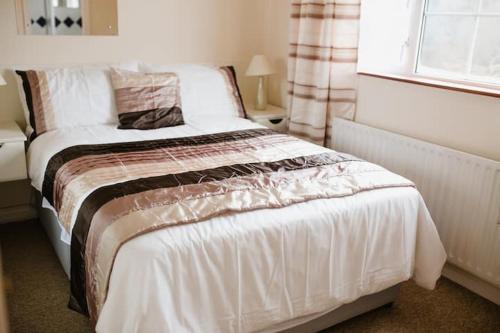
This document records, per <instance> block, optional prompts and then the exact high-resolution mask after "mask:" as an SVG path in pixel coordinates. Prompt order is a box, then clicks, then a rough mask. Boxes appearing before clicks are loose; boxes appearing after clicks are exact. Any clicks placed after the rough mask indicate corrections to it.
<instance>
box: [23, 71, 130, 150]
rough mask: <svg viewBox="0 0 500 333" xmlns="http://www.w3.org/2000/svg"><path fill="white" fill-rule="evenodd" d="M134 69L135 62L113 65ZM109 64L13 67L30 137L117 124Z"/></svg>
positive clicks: (27, 132) (31, 138)
mask: <svg viewBox="0 0 500 333" xmlns="http://www.w3.org/2000/svg"><path fill="white" fill-rule="evenodd" d="M117 66H119V67H120V68H123V69H127V70H132V71H133V70H138V64H137V63H127V64H121V65H117ZM110 69H111V65H86V66H75V67H68V68H44V69H36V70H34V69H32V68H28V69H27V70H19V68H18V70H15V72H16V73H17V74H18V75H16V78H17V81H18V85H19V95H20V98H21V104H22V106H23V109H24V114H25V118H26V123H27V129H26V134H27V135H28V136H29V137H30V140H33V139H35V138H36V136H38V135H40V134H43V133H45V132H47V131H52V130H56V129H59V128H66V127H80V126H92V125H102V124H117V123H118V119H117V115H116V107H115V98H114V95H113V88H112V86H111V80H110V76H109V73H110Z"/></svg>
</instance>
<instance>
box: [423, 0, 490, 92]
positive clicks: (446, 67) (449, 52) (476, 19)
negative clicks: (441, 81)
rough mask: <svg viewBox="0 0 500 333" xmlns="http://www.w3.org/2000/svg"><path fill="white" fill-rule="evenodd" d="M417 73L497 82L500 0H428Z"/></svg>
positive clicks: (425, 8)
mask: <svg viewBox="0 0 500 333" xmlns="http://www.w3.org/2000/svg"><path fill="white" fill-rule="evenodd" d="M416 72H417V73H419V74H423V75H428V76H432V77H440V78H449V79H457V80H464V81H478V82H485V83H497V84H500V1H499V0H427V1H426V4H425V7H424V14H423V23H422V31H421V37H420V47H419V54H418V60H417V66H416Z"/></svg>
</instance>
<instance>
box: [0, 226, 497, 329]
mask: <svg viewBox="0 0 500 333" xmlns="http://www.w3.org/2000/svg"><path fill="white" fill-rule="evenodd" d="M0 244H1V250H2V258H3V266H4V267H3V270H4V277H5V280H6V292H7V306H8V310H9V316H10V327H11V332H14V333H17V332H19V333H23V332H39V333H45V332H74V333H76V332H91V331H92V329H91V327H90V325H89V322H88V320H87V318H86V317H84V316H82V315H80V314H78V313H76V312H73V311H71V310H69V309H68V307H67V303H68V292H69V284H68V283H69V282H68V280H67V278H66V275H65V274H64V271H63V269H62V267H61V265H60V263H59V261H58V259H57V257H56V254H55V252H54V251H53V249H52V245H51V244H50V242H49V240H48V238H47V236H46V235H45V233H44V230H43V228H42V226H41V225H40V224H38V222H36V221H29V222H20V223H12V224H7V225H0ZM332 332H482V333H489V332H491V333H493V332H500V306H497V305H495V304H493V303H491V302H489V301H487V300H485V299H484V298H482V297H480V296H477V295H476V294H474V293H472V292H470V291H468V290H467V289H465V288H463V287H461V286H459V285H457V284H455V283H453V282H451V281H449V280H447V279H445V278H441V280H440V281H439V282H438V285H437V288H436V290H433V291H428V290H425V289H422V288H420V287H418V286H416V285H415V284H414V283H413V282H411V281H409V282H405V283H403V285H402V288H401V292H400V295H399V297H398V299H397V301H396V302H395V303H394V304H393V306H392V307H383V308H380V309H376V310H373V311H371V312H369V313H366V314H364V315H361V316H358V317H356V318H353V319H351V320H349V321H346V322H344V323H341V324H339V325H337V326H335V327H332V328H330V329H328V330H325V331H324V333H332Z"/></svg>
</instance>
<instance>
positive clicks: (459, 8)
mask: <svg viewBox="0 0 500 333" xmlns="http://www.w3.org/2000/svg"><path fill="white" fill-rule="evenodd" d="M493 1H495V2H498V0H493ZM478 5H479V1H478V0H428V1H427V10H428V11H431V12H470V11H475V10H477V6H478Z"/></svg>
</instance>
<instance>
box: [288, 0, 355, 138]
mask: <svg viewBox="0 0 500 333" xmlns="http://www.w3.org/2000/svg"><path fill="white" fill-rule="evenodd" d="M291 6H292V10H291V17H290V20H291V23H290V50H289V55H288V57H289V58H288V59H289V60H288V82H289V91H288V94H289V110H290V111H289V115H290V119H289V131H290V133H291V134H293V135H295V136H298V137H301V138H304V139H306V140H308V141H311V142H314V143H317V144H320V145H329V144H330V141H331V125H332V121H333V117H334V116H335V117H342V118H346V119H351V120H352V119H353V118H354V114H355V110H356V88H357V75H356V66H357V58H358V34H359V15H360V0H293V1H292V3H291Z"/></svg>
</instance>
